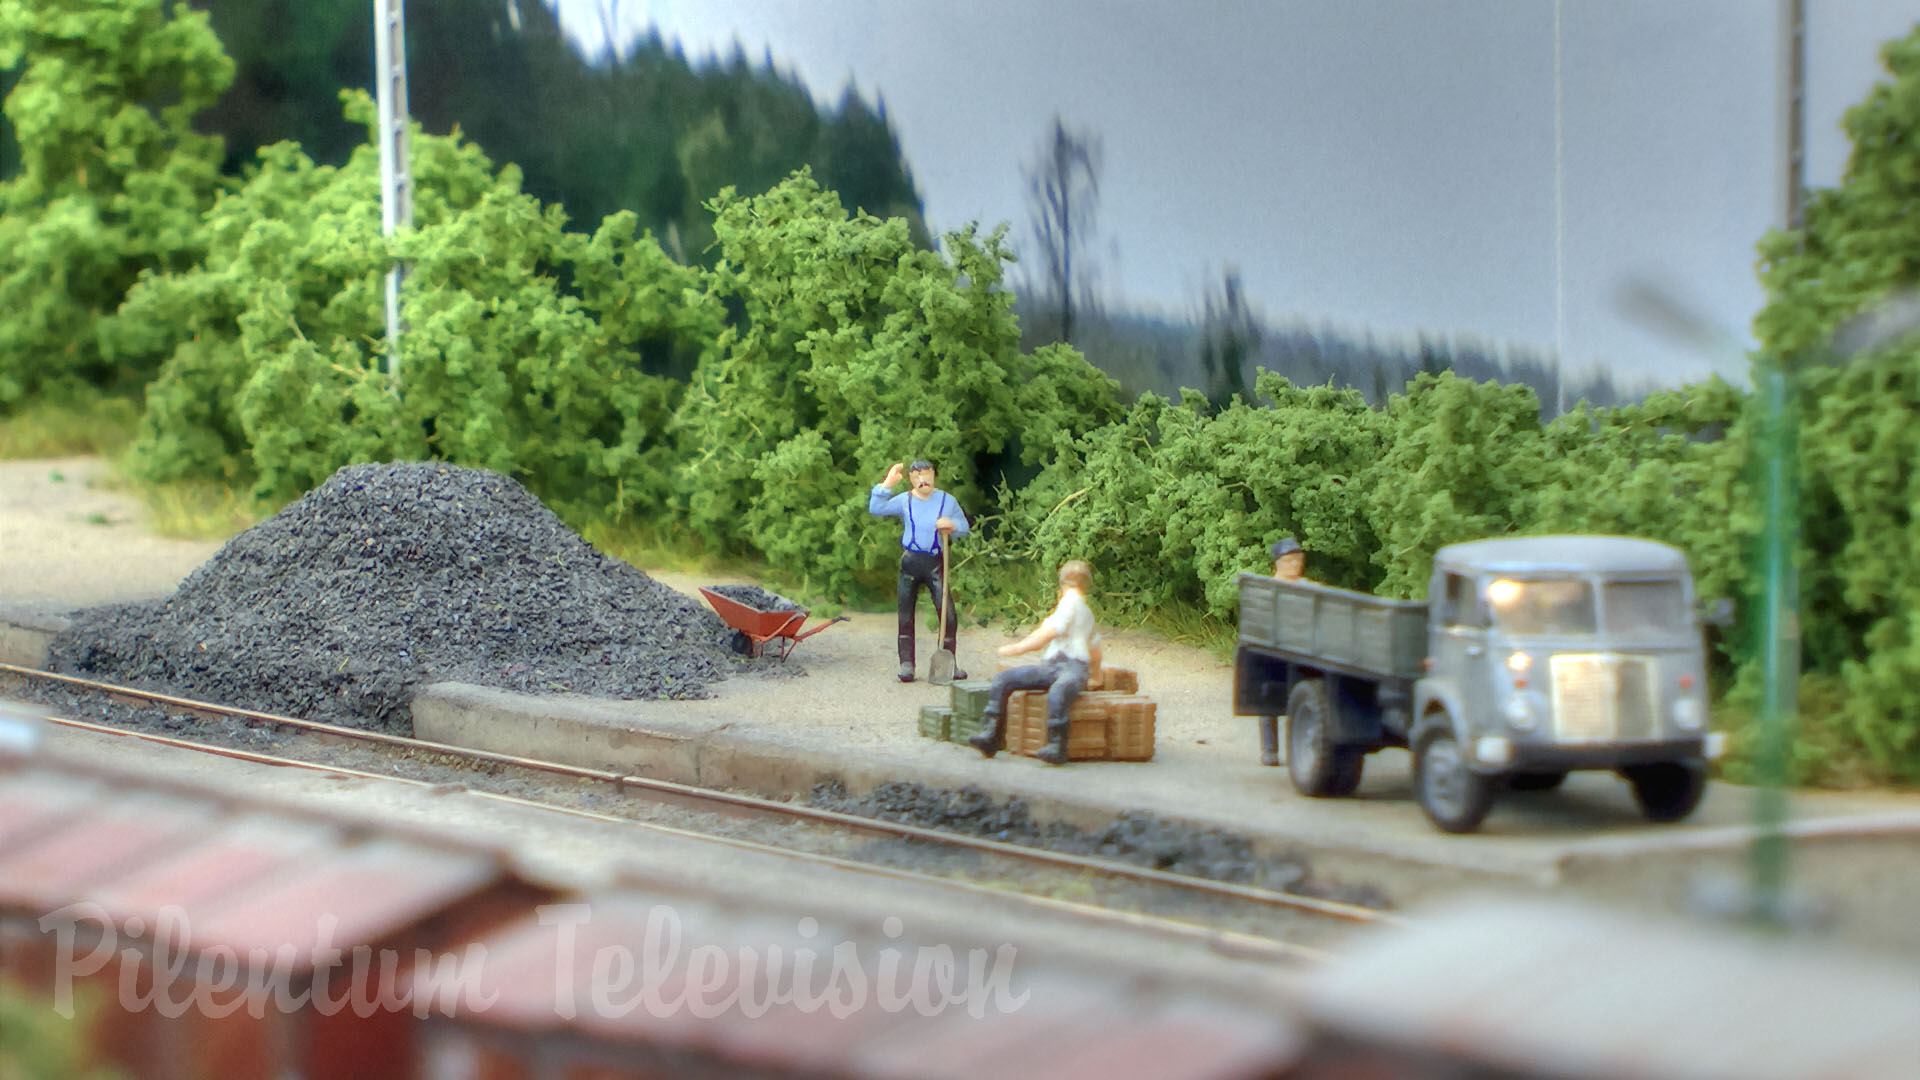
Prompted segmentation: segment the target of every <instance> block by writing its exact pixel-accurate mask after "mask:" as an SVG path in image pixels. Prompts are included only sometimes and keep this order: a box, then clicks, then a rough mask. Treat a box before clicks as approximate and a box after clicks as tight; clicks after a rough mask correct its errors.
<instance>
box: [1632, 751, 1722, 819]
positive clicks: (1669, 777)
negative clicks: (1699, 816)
mask: <svg viewBox="0 0 1920 1080" xmlns="http://www.w3.org/2000/svg"><path fill="white" fill-rule="evenodd" d="M1620 774H1621V775H1622V776H1624V777H1626V778H1627V783H1629V784H1632V785H1633V798H1634V801H1635V802H1638V803H1639V804H1640V813H1641V814H1643V815H1645V817H1646V819H1647V820H1648V821H1659V822H1669V821H1679V820H1680V819H1681V818H1683V817H1686V816H1687V815H1688V814H1691V813H1693V809H1694V807H1696V806H1699V805H1700V797H1701V796H1703V795H1705V794H1706V793H1707V768H1706V766H1705V765H1702V764H1701V763H1699V762H1697V761H1663V762H1660V763H1659V764H1657V765H1630V766H1628V767H1627V768H1624V769H1621V770H1620Z"/></svg>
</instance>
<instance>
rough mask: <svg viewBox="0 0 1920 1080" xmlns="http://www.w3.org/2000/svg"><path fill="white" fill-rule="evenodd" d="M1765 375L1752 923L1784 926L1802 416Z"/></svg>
mask: <svg viewBox="0 0 1920 1080" xmlns="http://www.w3.org/2000/svg"><path fill="white" fill-rule="evenodd" d="M1759 374H1760V388H1759V389H1760V395H1761V410H1762V415H1761V431H1762V433H1763V434H1762V438H1761V447H1760V451H1761V453H1760V466H1761V470H1762V477H1763V480H1762V484H1763V492H1762V497H1763V499H1764V513H1765V517H1764V519H1763V522H1762V526H1761V533H1760V569H1761V593H1760V615H1761V618H1760V623H1761V625H1760V635H1761V637H1760V641H1759V642H1758V645H1759V647H1760V649H1761V650H1763V651H1762V653H1761V662H1762V673H1763V674H1762V679H1763V683H1762V696H1761V700H1760V732H1759V735H1760V745H1759V747H1758V751H1759V752H1758V754H1757V757H1758V762H1757V764H1758V765H1759V772H1760V792H1759V798H1758V801H1757V802H1756V804H1755V818H1756V821H1755V825H1756V830H1755V837H1754V843H1753V905H1754V906H1753V911H1752V915H1753V917H1754V918H1755V919H1756V920H1757V921H1759V922H1761V923H1764V924H1768V925H1772V926H1780V925H1782V924H1783V923H1784V919H1783V916H1784V907H1785V905H1784V903H1783V897H1784V894H1785V890H1786V877H1787V840H1786V834H1785V832H1784V831H1783V830H1784V827H1785V824H1786V819H1787V792H1786V785H1787V779H1788V776H1787V774H1788V769H1789V751H1788V747H1789V745H1790V744H1791V740H1792V729H1793V724H1794V718H1795V714H1796V711H1797V698H1798V686H1799V676H1800V595H1799V593H1800V589H1799V579H1798V575H1797V573H1796V570H1795V568H1794V564H1793V553H1794V549H1795V547H1796V546H1797V542H1798V540H1799V533H1800V528H1799V524H1800V519H1799V515H1798V507H1797V505H1796V504H1797V503H1798V501H1799V500H1798V488H1799V477H1798V473H1797V469H1798V463H1797V461H1796V460H1795V459H1796V456H1797V455H1796V453H1795V446H1796V442H1797V438H1796V436H1797V432H1796V430H1795V428H1796V426H1797V418H1796V417H1795V415H1794V408H1793V386H1792V383H1791V381H1790V380H1789V378H1788V375H1787V372H1786V371H1785V370H1784V368H1783V367H1782V366H1781V365H1780V364H1779V363H1778V362H1773V363H1765V364H1763V365H1762V367H1761V370H1760V372H1759Z"/></svg>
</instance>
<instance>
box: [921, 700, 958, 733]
mask: <svg viewBox="0 0 1920 1080" xmlns="http://www.w3.org/2000/svg"><path fill="white" fill-rule="evenodd" d="M952 721H953V710H952V709H950V708H948V707H946V706H945V705H922V706H920V734H921V735H922V736H924V737H926V738H929V739H939V740H940V741H942V742H945V741H946V740H947V739H948V738H950V737H951V736H950V734H949V733H950V732H951V730H952V727H951V724H952Z"/></svg>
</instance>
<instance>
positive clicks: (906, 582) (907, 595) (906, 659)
mask: <svg viewBox="0 0 1920 1080" xmlns="http://www.w3.org/2000/svg"><path fill="white" fill-rule="evenodd" d="M923 587H924V588H925V589H926V590H927V595H928V596H930V597H931V598H932V599H933V610H934V611H936V612H937V611H939V610H940V605H941V604H945V605H947V640H946V641H944V642H942V643H941V645H942V647H944V648H945V649H946V650H947V651H948V652H950V653H954V654H955V655H958V652H959V650H957V649H955V648H954V640H955V639H956V638H958V637H959V635H960V620H958V619H956V618H954V617H953V597H952V596H950V595H948V594H947V583H946V581H944V580H943V579H942V578H941V576H940V554H939V552H935V553H933V554H931V555H929V554H927V553H926V552H923V551H902V552H901V553H900V591H899V602H900V663H901V664H902V665H903V666H906V667H912V666H913V665H914V658H913V615H914V609H915V607H917V606H918V604H919V601H920V589H921V588H923Z"/></svg>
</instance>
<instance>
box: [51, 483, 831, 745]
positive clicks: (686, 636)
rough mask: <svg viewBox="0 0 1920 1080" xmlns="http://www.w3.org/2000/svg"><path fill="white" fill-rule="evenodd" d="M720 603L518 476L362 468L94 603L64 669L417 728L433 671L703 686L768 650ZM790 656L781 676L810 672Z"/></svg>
mask: <svg viewBox="0 0 1920 1080" xmlns="http://www.w3.org/2000/svg"><path fill="white" fill-rule="evenodd" d="M731 635H732V631H731V630H730V629H729V628H728V627H727V626H726V625H725V624H724V623H722V622H721V621H720V619H719V618H718V617H717V616H715V615H714V614H713V613H712V612H711V611H708V610H707V609H706V608H705V607H703V606H701V604H700V603H699V602H698V601H696V600H693V599H692V598H689V597H687V596H684V595H682V594H681V593H678V592H676V591H674V590H673V589H670V588H668V587H667V586H665V585H662V584H660V583H659V582H656V581H654V580H653V579H652V578H650V577H648V576H647V575H646V574H644V573H642V572H641V571H639V570H636V569H634V568H633V567H631V566H628V565H627V564H626V563H623V562H621V561H619V560H617V559H613V558H609V557H608V556H606V555H604V554H602V553H600V552H599V551H597V550H595V549H594V548H593V547H592V546H591V545H589V544H588V543H586V542H585V541H584V540H582V539H580V537H579V536H578V535H577V534H576V533H574V532H573V530H572V529H570V528H568V527H567V526H566V525H565V524H564V523H563V522H562V521H561V520H560V519H559V518H558V517H557V516H555V515H554V514H553V512H552V511H550V510H548V509H547V508H546V507H545V506H543V505H541V503H540V501H539V500H538V499H536V498H534V497H533V495H532V494H530V493H529V492H528V491H527V490H526V489H525V488H523V487H521V486H520V484H518V483H517V482H515V481H513V480H511V479H508V478H506V477H503V476H500V475H498V474H496V473H491V472H487V471H484V470H478V469H467V468H461V467H458V466H452V465H446V464H442V463H437V462H428V463H412V464H384V465H352V466H348V467H346V468H343V469H341V470H339V471H338V472H336V473H335V474H334V475H333V476H332V477H331V478H329V479H328V480H327V482H326V483H324V484H322V485H321V486H320V487H318V488H315V489H314V490H313V491H311V492H308V493H307V495H306V496H305V497H303V498H301V499H300V500H299V501H298V502H295V503H293V504H292V505H290V506H288V507H287V508H286V509H284V510H282V511H281V512H280V513H279V514H277V515H275V516H274V517H272V518H270V519H268V520H267V521H264V522H261V523H260V524H259V525H257V526H255V527H253V528H252V529H249V530H247V531H246V532H244V533H241V534H240V535H239V536H236V537H234V538H233V539H232V540H231V541H229V542H228V543H227V545H226V546H225V547H223V548H221V549H220V551H219V552H218V553H217V554H215V555H214V557H213V558H211V559H209V560H207V561H206V562H205V563H203V564H201V566H200V567H199V568H198V569H196V570H194V571H193V573H191V574H190V575H188V576H187V579H186V580H185V581H183V582H182V583H181V585H180V588H179V589H178V590H177V591H176V592H175V593H174V594H173V595H172V596H171V597H169V598H167V599H164V600H156V601H148V602H143V603H134V604H112V605H107V606H104V607H98V608H91V609H88V610H86V611H83V612H80V613H78V614H76V615H75V616H74V619H73V625H72V627H71V628H70V629H69V630H67V631H66V632H65V633H63V634H61V635H60V636H59V637H58V638H56V639H55V641H54V642H53V646H52V650H51V657H50V664H49V666H50V668H51V670H54V671H57V672H64V673H68V674H74V675H80V676H84V677H88V678H95V679H101V680H104V681H109V682H122V683H128V684H136V685H140V686H143V687H148V688H164V689H166V690H168V691H170V692H173V693H176V694H179V695H181V696H186V697H195V698H201V699H205V700H209V701H213V702H217V703H219V704H223V705H233V706H240V707H244V708H251V709H256V710H260V711H266V712H280V713H287V714H291V715H294V716H300V717H303V718H306V719H311V720H320V721H325V722H328V723H336V724H342V725H346V726H352V727H367V728H373V729H376V730H381V731H388V732H397V733H402V734H406V733H410V732H411V730H412V720H411V717H410V715H409V712H408V704H409V701H410V699H411V697H412V693H413V690H414V688H415V687H416V686H420V685H423V684H426V683H432V682H442V681H448V680H453V681H459V682H467V683H475V684H478V685H482V686H491V687H496V688H499V689H504V690H514V691H519V692H522V693H534V694H541V693H576V694H589V695H593V696H597V697H611V698H643V699H660V698H698V697H707V696H709V690H708V687H710V686H711V685H712V684H713V683H714V682H716V681H718V680H720V679H722V678H725V677H727V676H728V675H729V674H733V673H737V672H741V671H745V670H754V671H757V670H760V669H761V668H762V667H763V666H764V662H761V661H751V660H746V659H744V658H740V657H736V656H734V655H733V654H732V653H731V651H730V649H729V639H730V637H731ZM792 668H793V665H786V669H785V670H783V671H782V674H797V673H798V672H796V671H794V670H792Z"/></svg>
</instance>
